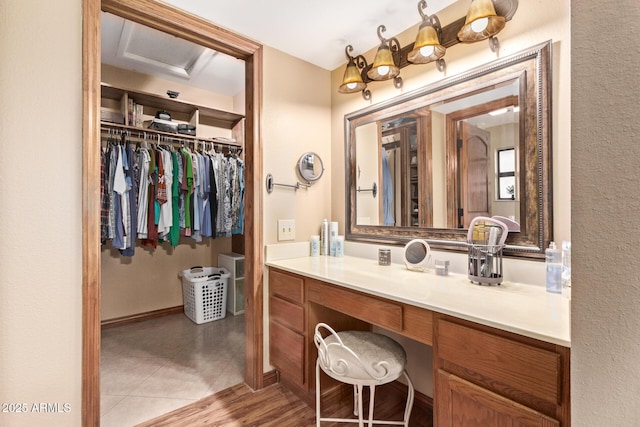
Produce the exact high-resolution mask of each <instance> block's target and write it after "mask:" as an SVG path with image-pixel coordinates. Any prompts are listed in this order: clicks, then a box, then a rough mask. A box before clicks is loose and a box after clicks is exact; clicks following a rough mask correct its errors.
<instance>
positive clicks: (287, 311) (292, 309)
mask: <svg viewBox="0 0 640 427" xmlns="http://www.w3.org/2000/svg"><path fill="white" fill-rule="evenodd" d="M269 316H270V318H271V320H273V321H276V322H278V323H280V324H282V325H284V326H286V327H288V328H291V329H293V330H296V331H298V332H304V308H303V307H302V306H300V305H296V304H293V303H291V302H289V301H285V300H283V299H281V298H278V297H274V296H272V297H271V298H269Z"/></svg>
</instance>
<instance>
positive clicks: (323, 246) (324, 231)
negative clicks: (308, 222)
mask: <svg viewBox="0 0 640 427" xmlns="http://www.w3.org/2000/svg"><path fill="white" fill-rule="evenodd" d="M320 255H329V221H327V219H326V218H325V219H324V220H322V226H321V227H320Z"/></svg>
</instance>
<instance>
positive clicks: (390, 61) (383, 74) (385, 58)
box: [367, 25, 402, 89]
mask: <svg viewBox="0 0 640 427" xmlns="http://www.w3.org/2000/svg"><path fill="white" fill-rule="evenodd" d="M385 31H387V28H386V27H385V26H384V25H380V26H379V27H378V38H379V39H380V46H379V47H378V51H377V52H376V57H375V59H374V60H373V65H372V66H371V68H370V69H369V71H367V76H368V77H369V78H370V79H372V80H377V81H383V80H390V79H393V85H394V86H395V87H396V88H398V89H399V88H401V87H402V77H400V76H399V74H400V67H398V64H397V62H396V59H395V58H394V55H397V54H398V53H399V52H400V42H398V39H396V38H395V37H391V38H390V39H385V38H384V37H383V36H382V33H383V32H385Z"/></svg>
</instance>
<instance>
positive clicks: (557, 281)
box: [544, 242, 562, 294]
mask: <svg viewBox="0 0 640 427" xmlns="http://www.w3.org/2000/svg"><path fill="white" fill-rule="evenodd" d="M544 254H545V259H546V267H547V292H552V293H554V294H559V293H562V252H561V251H560V249H558V248H557V247H556V243H555V242H551V243H549V247H548V248H547V249H546V250H545V251H544Z"/></svg>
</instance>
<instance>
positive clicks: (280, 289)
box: [269, 268, 304, 304]
mask: <svg viewBox="0 0 640 427" xmlns="http://www.w3.org/2000/svg"><path fill="white" fill-rule="evenodd" d="M269 289H270V290H271V295H277V296H279V297H281V298H284V299H286V300H289V301H292V302H295V303H298V304H302V303H303V302H304V279H303V278H302V277H300V276H296V275H293V274H289V273H285V272H284V271H281V270H275V269H273V268H272V269H270V270H269Z"/></svg>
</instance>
